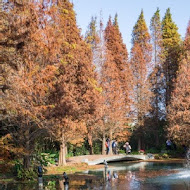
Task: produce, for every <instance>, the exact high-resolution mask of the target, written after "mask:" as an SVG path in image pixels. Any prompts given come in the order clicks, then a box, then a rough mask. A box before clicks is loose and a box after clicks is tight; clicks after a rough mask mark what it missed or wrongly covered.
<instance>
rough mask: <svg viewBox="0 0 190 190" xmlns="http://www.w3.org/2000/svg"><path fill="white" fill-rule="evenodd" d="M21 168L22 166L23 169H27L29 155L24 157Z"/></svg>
mask: <svg viewBox="0 0 190 190" xmlns="http://www.w3.org/2000/svg"><path fill="white" fill-rule="evenodd" d="M23 166H24V169H28V168H29V167H30V156H29V155H26V156H24V159H23Z"/></svg>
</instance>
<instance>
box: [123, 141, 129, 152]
mask: <svg viewBox="0 0 190 190" xmlns="http://www.w3.org/2000/svg"><path fill="white" fill-rule="evenodd" d="M123 147H124V148H125V150H126V154H130V153H131V146H130V144H129V143H128V142H126V143H125V144H124V146H123Z"/></svg>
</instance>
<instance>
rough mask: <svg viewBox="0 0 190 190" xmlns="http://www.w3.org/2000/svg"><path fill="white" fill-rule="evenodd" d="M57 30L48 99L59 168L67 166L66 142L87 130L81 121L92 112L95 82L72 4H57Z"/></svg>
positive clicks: (94, 101)
mask: <svg viewBox="0 0 190 190" xmlns="http://www.w3.org/2000/svg"><path fill="white" fill-rule="evenodd" d="M57 6H58V16H59V23H58V24H59V27H60V30H61V31H62V32H63V41H62V47H61V54H60V63H59V65H58V70H57V74H56V79H57V80H56V83H55V84H54V90H53V91H52V92H51V97H50V100H51V101H52V104H53V105H54V107H53V109H52V110H51V114H52V116H51V117H52V118H53V121H55V122H54V123H55V124H54V130H53V132H54V134H55V136H56V138H57V140H58V141H59V142H60V154H59V165H65V164H66V158H65V156H66V155H65V152H66V151H65V150H66V143H67V142H70V141H73V140H75V142H77V139H79V138H81V139H83V137H84V135H85V131H86V126H85V124H84V122H85V121H86V120H87V119H88V118H89V115H92V114H93V113H94V111H95V107H94V106H95V105H96V100H95V94H96V91H97V90H96V80H95V79H94V72H93V65H92V52H91V48H90V47H89V46H88V45H87V44H86V42H85V41H84V40H83V39H82V37H81V35H80V30H79V28H78V27H77V24H76V17H75V13H74V10H73V4H72V3H70V2H69V1H68V0H60V1H58V5H57Z"/></svg>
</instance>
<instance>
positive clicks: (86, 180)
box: [0, 162, 190, 190]
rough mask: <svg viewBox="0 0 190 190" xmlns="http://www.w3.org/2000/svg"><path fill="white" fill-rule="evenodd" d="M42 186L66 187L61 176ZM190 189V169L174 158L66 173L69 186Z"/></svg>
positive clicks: (19, 188)
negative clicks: (176, 161) (60, 178)
mask: <svg viewBox="0 0 190 190" xmlns="http://www.w3.org/2000/svg"><path fill="white" fill-rule="evenodd" d="M0 189H1V190H5V189H6V190H32V189H35V190H36V189H37V190H38V189H39V190H40V188H39V187H38V185H37V184H11V183H10V184H6V185H0ZM41 189H45V190H66V189H67V188H66V186H64V184H63V180H59V179H54V180H44V185H43V188H41ZM80 189H81V190H83V189H84V190H85V189H86V190H87V189H94V190H101V189H102V190H109V189H113V190H117V189H118V190H141V189H142V190H149V189H150V190H157V189H161V190H183V189H184V190H186V189H187V190H190V170H189V169H187V168H185V167H184V164H183V163H175V162H167V163H166V162H120V163H109V164H108V168H107V169H106V170H105V168H102V169H98V170H93V171H86V172H83V173H82V172H81V173H75V174H72V175H69V190H80Z"/></svg>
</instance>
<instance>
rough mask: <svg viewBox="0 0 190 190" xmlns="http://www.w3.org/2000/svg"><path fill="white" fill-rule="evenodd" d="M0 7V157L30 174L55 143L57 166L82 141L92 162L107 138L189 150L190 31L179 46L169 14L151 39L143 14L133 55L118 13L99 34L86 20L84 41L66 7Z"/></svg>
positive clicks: (155, 22) (156, 19) (63, 1)
mask: <svg viewBox="0 0 190 190" xmlns="http://www.w3.org/2000/svg"><path fill="white" fill-rule="evenodd" d="M0 6H1V7H0V16H1V21H0V72H1V76H0V98H1V99H0V101H1V104H0V114H1V115H0V119H1V126H0V127H1V133H0V137H1V138H0V148H1V152H0V154H1V155H3V154H4V155H5V153H6V154H7V155H9V156H10V155H12V154H14V155H17V156H18V157H21V158H23V165H24V167H25V168H28V167H30V156H31V155H33V154H34V152H35V150H36V149H35V146H36V142H40V141H43V140H42V139H43V138H44V139H45V138H47V139H51V140H52V141H53V142H57V143H58V144H59V165H65V164H66V154H67V149H68V147H67V146H68V145H72V144H74V145H77V144H78V145H81V144H84V141H86V142H88V146H89V150H90V154H93V153H94V148H95V147H94V146H95V144H96V143H97V142H99V143H101V148H102V154H105V140H106V138H110V141H112V140H113V139H117V140H118V142H125V141H126V140H129V139H130V137H131V136H135V140H136V144H138V149H145V148H147V146H148V144H149V145H150V144H151V146H155V147H158V146H159V144H160V141H161V140H163V139H164V138H166V137H171V138H172V139H173V140H174V141H175V142H176V143H178V144H180V143H181V144H183V145H188V143H189V134H190V132H189V122H190V121H189V117H188V116H189V93H190V89H189V85H188V84H189V80H190V76H189V60H190V55H189V51H190V48H189V47H190V46H189V44H190V40H189V39H190V37H189V36H190V25H188V28H187V34H186V38H185V40H184V42H182V40H181V38H180V35H179V33H178V28H177V26H176V24H175V23H174V22H173V20H172V15H171V13H170V9H167V10H166V14H165V16H164V18H163V20H162V21H161V20H160V13H159V9H157V11H156V12H155V14H154V15H153V17H152V19H151V23H150V33H149V29H148V27H147V24H146V22H145V19H144V13H143V11H141V13H140V15H139V18H138V20H137V22H136V24H135V25H134V28H133V31H132V48H131V51H130V56H129V53H128V50H127V48H126V45H125V44H124V42H123V39H122V35H121V32H120V29H119V22H118V15H117V14H116V15H115V17H114V19H113V20H112V18H111V16H110V17H109V20H108V22H107V25H106V26H105V27H104V26H103V22H102V19H100V22H98V21H97V18H92V19H91V22H90V24H89V27H88V30H87V32H86V35H85V37H84V38H83V37H82V36H81V34H80V30H79V28H78V26H77V24H76V15H75V12H74V10H73V4H72V3H70V2H69V0H59V1H48V0H43V1H36V0H34V1H33V0H31V1H19V0H11V1H3V2H2V3H1V4H0ZM163 123H164V124H163ZM163 130H165V131H164V132H163ZM147 134H148V135H149V136H151V135H152V137H151V138H152V141H153V143H150V142H149V143H148V142H147V139H148V137H147ZM154 137H155V138H154ZM154 139H156V140H154ZM149 147H150V146H149Z"/></svg>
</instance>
